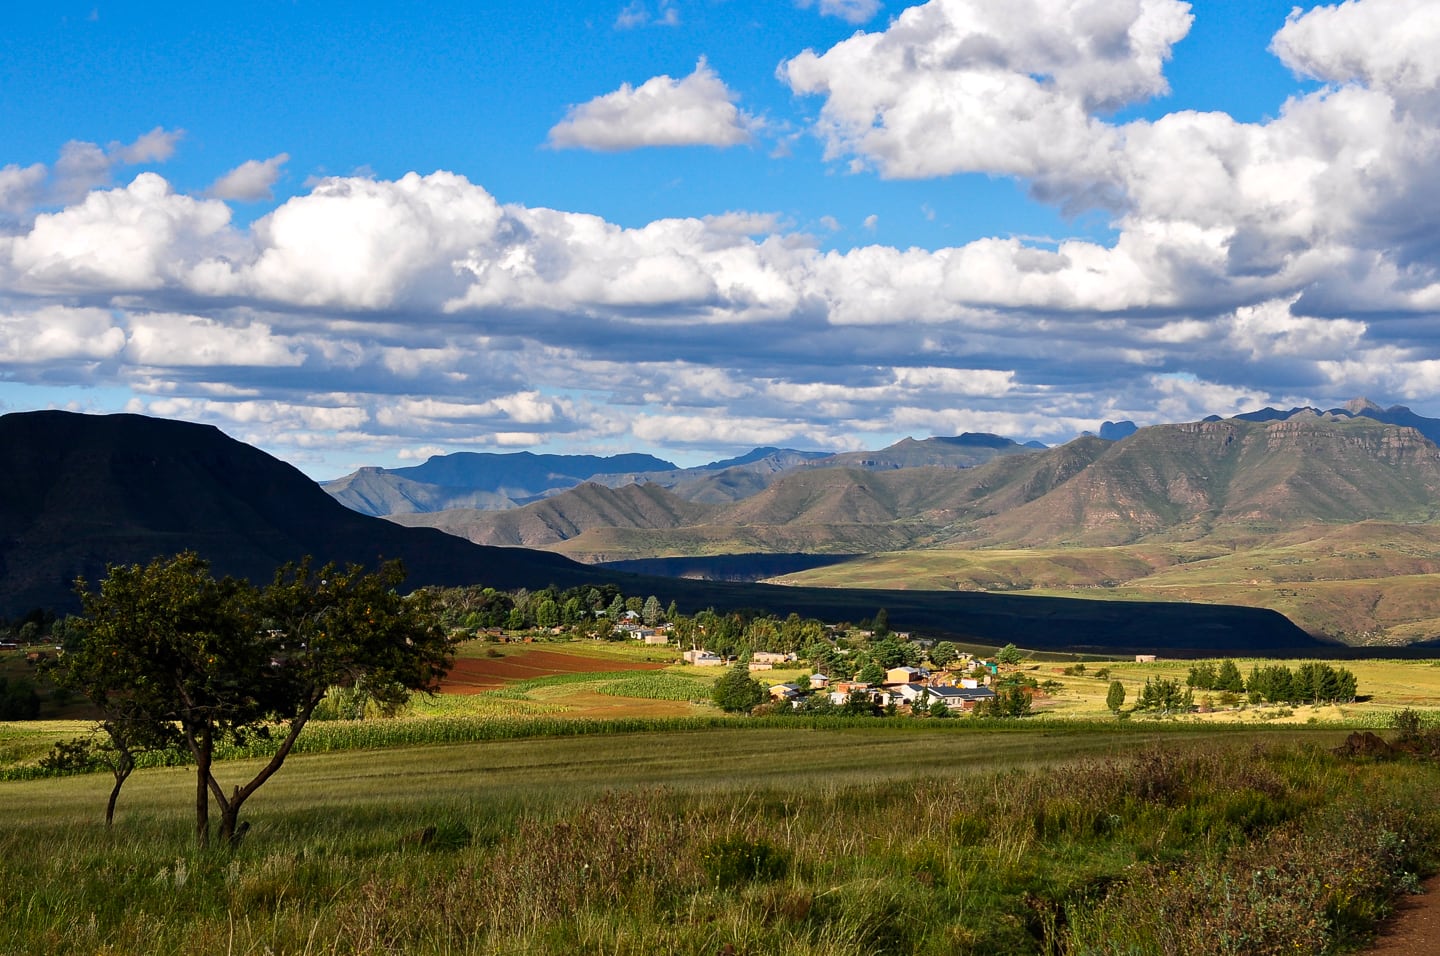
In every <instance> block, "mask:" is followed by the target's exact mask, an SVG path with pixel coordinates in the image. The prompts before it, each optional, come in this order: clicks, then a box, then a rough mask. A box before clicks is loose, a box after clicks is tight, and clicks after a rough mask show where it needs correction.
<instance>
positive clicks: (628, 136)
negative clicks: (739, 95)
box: [549, 57, 755, 152]
mask: <svg viewBox="0 0 1440 956" xmlns="http://www.w3.org/2000/svg"><path fill="white" fill-rule="evenodd" d="M735 100H736V96H735V94H734V93H733V92H731V90H730V89H729V87H727V86H726V85H725V82H724V81H723V80H721V79H720V76H719V74H717V73H716V72H715V71H714V70H713V69H711V68H710V65H709V64H708V63H706V62H705V58H704V57H701V58H700V61H699V62H698V63H696V64H695V71H694V72H693V73H691V74H690V75H689V76H686V77H682V78H680V79H678V80H677V79H674V78H672V77H670V76H667V75H661V76H656V77H651V78H650V79H648V80H646V81H645V82H644V83H642V84H640V85H639V86H633V87H632V86H631V85H630V84H628V83H626V84H623V85H622V86H621V87H620V88H619V89H618V90H616V91H614V92H613V93H606V94H605V95H603V96H598V97H596V98H595V99H593V100H590V101H589V102H587V103H582V104H580V105H579V106H573V107H571V108H570V111H569V112H568V113H567V114H566V116H565V118H564V119H563V120H561V121H560V122H559V123H557V124H556V125H555V126H554V127H553V128H552V129H551V130H550V137H549V143H550V145H551V146H554V147H556V148H561V149H564V148H580V149H593V150H601V151H606V152H612V151H618V150H627V149H638V148H640V147H642V146H721V147H724V146H737V145H739V144H741V143H747V142H749V141H750V139H751V132H750V130H751V127H752V126H753V125H754V123H755V119H754V118H753V117H751V116H749V115H748V114H746V113H745V112H743V111H742V110H741V109H740V108H739V107H737V106H736V105H735Z"/></svg>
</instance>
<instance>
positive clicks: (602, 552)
mask: <svg viewBox="0 0 1440 956" xmlns="http://www.w3.org/2000/svg"><path fill="white" fill-rule="evenodd" d="M1434 424H1436V425H1440V423H1434ZM1437 433H1440V432H1437ZM942 442H944V440H943V439H930V440H929V441H928V442H908V441H907V442H902V443H901V444H900V445H898V446H893V448H892V449H887V450H886V452H885V453H862V454H859V455H844V456H831V457H829V458H825V459H817V460H812V461H811V462H809V463H808V464H806V465H804V466H802V467H795V468H791V469H789V470H787V471H784V472H781V473H778V474H776V475H775V476H773V478H772V480H770V481H768V483H767V484H766V485H765V487H764V488H762V489H760V490H758V491H755V492H754V493H753V494H750V495H749V496H747V497H744V498H741V499H739V500H736V501H732V502H729V503H706V502H700V501H695V500H693V499H687V498H685V497H683V496H682V495H681V494H680V492H679V491H678V490H677V489H676V487H674V486H670V487H667V486H665V485H663V484H661V483H658V482H646V483H643V484H630V485H626V486H623V487H619V488H613V487H609V486H608V485H602V484H600V483H598V482H593V481H592V482H587V483H585V484H583V485H581V486H579V487H577V488H572V489H570V490H567V491H565V492H561V493H558V494H555V495H553V496H551V497H548V498H545V499H544V500H542V501H537V502H534V503H532V504H529V505H526V506H523V507H520V508H518V509H513V510H510V511H504V512H485V511H479V510H475V509H452V510H447V511H442V512H434V513H411V514H406V515H395V516H392V517H393V520H395V521H397V522H400V523H403V524H406V525H409V526H428V527H435V528H440V529H442V530H445V531H449V532H450V533H452V534H458V535H460V536H462V537H465V538H467V539H469V540H471V541H475V542H477V543H483V544H493V545H508V546H523V547H532V548H546V549H550V550H554V551H558V552H561V553H565V554H569V555H571V556H574V557H578V558H581V559H584V560H590V561H611V560H623V559H632V558H648V557H658V556H667V555H697V554H718V553H743V552H772V553H783V552H820V553H850V554H862V553H873V552H877V551H894V550H902V549H913V548H943V547H967V548H968V547H1017V548H1035V547H1060V546H1092V547H1093V546H1111V545H1121V544H1133V543H1137V542H1145V541H1196V540H1204V539H1211V538H1214V539H1224V540H1243V539H1253V538H1257V537H1260V536H1263V535H1266V534H1272V533H1276V532H1279V531H1283V530H1288V529H1294V528H1296V527H1301V526H1304V525H1307V524H1320V523H1324V524H1336V523H1352V522H1358V521H1375V520H1381V521H1393V522H1411V523H1414V522H1421V523H1430V522H1434V521H1436V520H1437V519H1440V505H1437V501H1440V448H1437V447H1436V445H1435V444H1434V443H1433V442H1432V441H1430V440H1429V439H1427V438H1426V437H1425V436H1424V434H1422V433H1421V432H1420V431H1419V430H1417V429H1416V428H1415V427H1413V426H1408V425H1393V424H1386V423H1384V422H1382V421H1380V420H1379V419H1378V418H1376V417H1373V416H1369V415H1358V414H1351V413H1349V412H1345V411H1340V412H1336V411H1328V412H1319V411H1317V410H1314V409H1296V410H1292V411H1290V412H1287V413H1275V414H1273V415H1270V414H1256V415H1244V416H1237V417H1235V418H1231V419H1223V420H1222V419H1207V420H1205V421H1200V422H1191V423H1183V424H1175V425H1154V426H1150V427H1147V428H1141V429H1137V430H1136V431H1135V432H1133V433H1131V434H1130V435H1128V436H1127V437H1125V438H1122V439H1120V440H1118V441H1109V440H1106V439H1102V438H1098V437H1095V436H1084V437H1081V438H1078V439H1076V440H1074V441H1072V442H1069V443H1067V444H1065V445H1061V446H1059V447H1056V448H1050V449H1045V450H1034V449H1024V450H1020V449H1022V446H1018V445H1014V443H1010V445H1008V446H1006V445H993V446H991V447H992V448H994V449H995V451H996V452H997V453H996V454H994V455H991V456H989V460H985V461H980V462H978V463H976V464H974V465H972V466H968V467H958V466H954V465H948V466H945V465H937V464H935V463H934V460H935V458H936V457H939V456H936V455H935V454H933V450H936V449H940V448H944V447H945V446H944V445H943V444H941V443H942ZM902 446H905V447H904V452H906V453H908V457H907V455H906V454H899V453H896V452H895V451H894V449H900V448H901V447H902ZM969 447H970V448H972V449H973V446H969ZM922 451H923V453H917V452H922ZM880 461H886V462H897V461H905V462H910V463H909V464H904V465H900V464H892V465H891V466H890V467H883V468H879V467H874V465H875V463H877V462H880ZM867 466H869V467H867Z"/></svg>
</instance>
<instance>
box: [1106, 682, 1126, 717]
mask: <svg viewBox="0 0 1440 956" xmlns="http://www.w3.org/2000/svg"><path fill="white" fill-rule="evenodd" d="M1105 706H1106V707H1109V708H1110V712H1111V713H1112V714H1118V713H1120V708H1121V707H1124V706H1125V685H1124V684H1122V683H1120V682H1119V681H1118V680H1112V681H1111V682H1110V689H1109V690H1107V691H1106V692H1105Z"/></svg>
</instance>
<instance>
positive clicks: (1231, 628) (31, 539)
mask: <svg viewBox="0 0 1440 956" xmlns="http://www.w3.org/2000/svg"><path fill="white" fill-rule="evenodd" d="M1096 440H1097V441H1098V439H1096ZM929 467H930V468H932V469H933V466H929ZM935 470H944V469H935ZM841 471H844V472H847V473H848V472H854V473H856V474H864V475H870V476H873V477H876V478H880V477H881V476H888V475H890V474H899V473H902V470H894V471H890V472H862V471H856V470H854V469H841ZM948 471H952V472H953V471H954V469H948ZM0 473H3V474H4V475H5V478H6V483H7V486H6V492H5V494H4V495H3V496H0V615H4V616H7V617H13V616H16V615H19V614H24V613H26V612H28V611H30V610H31V609H33V608H36V607H42V608H50V609H52V610H56V611H60V612H63V611H68V610H71V609H73V608H74V607H75V606H76V604H77V599H76V596H75V593H74V590H73V586H74V581H75V579H76V578H77V577H84V578H86V579H88V580H89V581H90V583H91V585H92V586H93V585H94V584H95V583H96V582H97V581H98V580H100V579H101V578H102V577H103V576H104V574H105V572H106V567H107V566H108V565H110V564H116V563H137V562H147V561H150V560H151V559H153V558H155V557H159V556H164V555H169V554H173V553H176V552H179V551H182V550H193V551H196V552H198V553H199V554H200V555H201V556H202V557H205V558H207V559H208V560H209V561H210V562H211V564H212V567H213V568H214V570H215V571H216V573H219V574H232V575H236V576H240V577H246V578H249V579H251V580H258V581H263V580H268V579H269V577H270V576H271V575H272V574H273V572H274V569H275V568H276V567H277V566H279V565H280V564H283V563H284V562H287V561H293V560H298V559H299V558H301V557H302V556H304V555H307V554H308V555H312V556H314V558H315V559H317V560H318V561H321V562H325V561H332V560H333V561H340V562H356V563H362V564H367V565H371V566H373V565H374V564H375V563H376V562H377V561H379V560H382V559H389V558H400V559H402V560H403V561H404V562H405V563H406V566H407V568H408V570H409V578H408V580H407V586H412V587H419V586H421V585H450V584H478V585H488V586H492V587H498V588H504V589H513V588H519V587H527V588H532V589H534V588H542V587H546V586H548V585H551V584H555V585H558V586H560V587H570V586H581V585H587V584H597V583H613V584H616V585H617V586H619V587H620V588H621V589H622V590H623V591H624V592H625V593H627V594H634V595H639V594H650V593H655V594H659V595H663V597H664V598H665V600H666V602H667V603H668V601H669V600H672V599H673V600H675V601H676V602H678V603H679V604H680V605H681V607H682V608H685V609H688V610H692V611H694V610H700V609H703V608H706V607H714V608H716V609H719V610H727V609H739V608H768V609H771V610H773V611H775V612H776V613H781V614H786V613H790V612H792V611H793V612H796V613H799V614H802V615H806V616H813V617H819V618H822V619H825V620H832V621H838V620H852V621H853V620H859V619H860V618H862V617H868V616H869V615H871V614H873V613H874V612H875V611H876V610H877V609H879V608H882V607H883V608H886V609H887V610H888V611H889V613H890V619H891V622H892V624H894V625H895V626H897V627H907V628H916V629H921V628H923V629H926V630H928V631H929V632H930V633H935V634H944V635H947V636H951V637H953V638H955V639H959V640H965V641H971V642H975V643H979V644H982V645H985V644H989V645H998V644H1001V643H1005V642H1006V641H1011V640H1014V641H1016V642H1018V643H1021V644H1023V645H1024V646H1027V647H1032V648H1051V649H1062V648H1063V649H1077V650H1092V651H1098V650H1108V651H1112V652H1130V651H1134V650H1148V651H1155V650H1162V651H1168V652H1172V653H1181V652H1183V653H1212V652H1225V653H1270V654H1306V655H1315V654H1318V653H1333V651H1334V648H1333V647H1331V646H1329V645H1325V644H1322V643H1320V642H1317V641H1316V640H1314V639H1313V638H1311V637H1310V636H1309V635H1307V634H1305V632H1304V631H1302V630H1300V629H1299V628H1297V627H1296V626H1295V625H1294V624H1292V623H1291V622H1289V621H1287V620H1286V619H1285V618H1284V617H1282V616H1281V615H1279V614H1276V613H1273V612H1270V611H1265V610H1254V609H1250V608H1241V607H1198V606H1192V605H1186V604H1173V603H1171V604H1159V603H1145V602H1123V601H1117V602H1100V601H1085V600H1076V599H1070V598H1032V597H1016V596H1011V595H992V594H975V593H953V592H951V593H945V592H938V591H907V590H896V589H894V588H885V589H847V590H837V589H827V588H806V587H779V586H775V585H763V584H760V585H752V584H729V583H718V582H709V581H691V580H679V579H665V578H655V577H642V576H635V575H627V574H622V573H620V572H617V571H613V570H610V569H606V568H602V567H595V566H590V565H584V564H578V563H575V562H572V561H570V560H567V559H566V558H564V557H561V556H559V555H554V554H546V553H544V552H538V551H533V550H528V549H522V548H505V549H499V548H493V547H484V546H479V545H475V544H472V543H470V542H467V541H464V540H461V539H460V538H458V537H455V536H453V535H447V534H444V533H442V532H440V531H437V530H434V529H425V528H405V527H401V526H399V525H397V524H394V523H392V522H388V521H384V520H381V519H378V518H374V517H370V516H366V515H361V514H359V513H357V512H354V511H352V510H350V509H347V508H345V507H344V506H342V505H341V504H339V503H338V502H337V501H335V499H334V498H332V497H331V496H330V495H328V494H326V493H324V492H323V491H322V490H321V489H320V488H319V487H317V486H316V484H315V483H314V482H312V481H310V480H309V479H308V478H306V477H305V476H304V475H303V474H301V473H300V472H299V471H298V470H296V469H295V468H293V467H291V466H290V465H288V464H285V463H283V462H280V461H278V460H276V459H274V458H272V457H271V456H269V455H266V454H265V453H264V452H262V451H260V450H258V449H255V448H252V447H250V446H248V445H245V444H243V443H241V442H238V441H235V440H233V439H231V438H229V437H227V436H225V435H224V434H223V433H221V432H220V431H219V430H217V429H215V428H213V427H210V426H203V425H194V424H190V423H186V422H176V421H165V420H161V419H153V418H146V417H142V416H136V415H108V416H91V415H78V414H73V413H69V412H59V411H46V412H25V413H16V414H10V415H5V416H0ZM597 487H598V486H597ZM610 490H611V489H606V491H610ZM640 490H641V491H644V490H646V489H645V488H644V487H643V486H641V488H640ZM654 490H656V491H663V489H654ZM630 493H633V492H630Z"/></svg>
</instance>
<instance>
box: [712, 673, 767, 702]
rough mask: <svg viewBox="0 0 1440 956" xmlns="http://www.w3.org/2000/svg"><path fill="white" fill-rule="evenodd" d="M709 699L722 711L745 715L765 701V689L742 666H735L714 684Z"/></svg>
mask: <svg viewBox="0 0 1440 956" xmlns="http://www.w3.org/2000/svg"><path fill="white" fill-rule="evenodd" d="M711 699H712V700H714V701H715V704H716V706H718V707H719V708H720V709H721V710H723V711H727V712H729V713H732V714H735V713H745V712H747V711H749V710H751V709H753V708H754V707H755V706H756V705H758V704H759V703H760V702H761V701H763V700H764V699H765V688H764V687H763V686H761V684H760V682H759V681H758V680H755V679H754V678H753V677H751V676H750V671H749V669H748V668H747V667H746V666H745V665H744V664H736V665H735V666H734V667H732V668H730V670H728V671H726V672H725V674H724V675H723V676H722V677H721V678H720V679H719V680H717V681H716V682H715V690H714V691H713V692H712V693H711Z"/></svg>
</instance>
